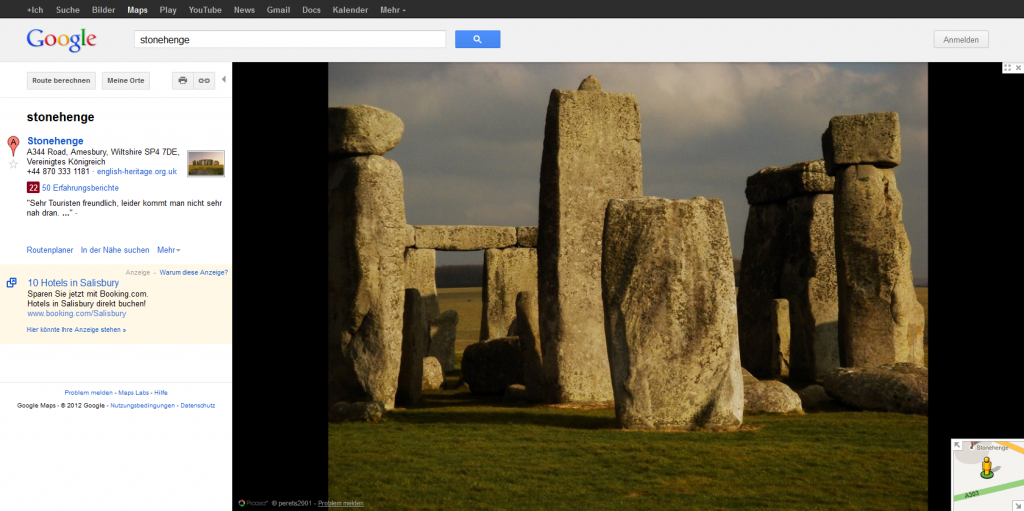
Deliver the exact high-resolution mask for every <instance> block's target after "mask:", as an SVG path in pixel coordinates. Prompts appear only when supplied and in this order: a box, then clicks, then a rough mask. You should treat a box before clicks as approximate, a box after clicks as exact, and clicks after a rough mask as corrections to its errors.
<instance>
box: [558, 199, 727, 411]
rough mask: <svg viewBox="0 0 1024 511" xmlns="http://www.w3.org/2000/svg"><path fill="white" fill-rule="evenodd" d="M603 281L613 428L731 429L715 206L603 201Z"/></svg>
mask: <svg viewBox="0 0 1024 511" xmlns="http://www.w3.org/2000/svg"><path fill="white" fill-rule="evenodd" d="M602 278H603V283H604V286H603V298H604V306H605V332H606V335H607V342H608V357H609V361H610V362H611V375H612V388H613V389H614V391H615V415H616V418H617V419H618V422H619V425H620V426H621V427H623V428H627V429H651V428H682V429H695V428H712V429H736V428H738V427H739V426H740V424H741V423H742V422H743V375H742V372H741V369H740V357H739V354H740V352H739V341H738V338H737V327H736V297H735V291H734V289H735V288H734V286H733V271H732V250H731V248H730V246H729V232H728V227H727V225H726V220H725V208H724V206H723V205H722V201H721V200H718V199H711V200H708V199H705V198H703V197H696V198H694V199H692V200H669V199H661V198H656V197H642V198H637V199H621V200H612V201H610V202H609V203H608V213H607V219H606V221H605V231H604V257H603V266H602ZM545 363H546V361H545Z"/></svg>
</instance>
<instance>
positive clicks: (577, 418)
mask: <svg viewBox="0 0 1024 511" xmlns="http://www.w3.org/2000/svg"><path fill="white" fill-rule="evenodd" d="M415 411H416V409H414V408H410V409H407V411H406V412H395V413H390V414H388V415H387V417H388V419H389V420H391V421H394V422H400V423H407V424H489V425H497V424H501V425H509V424H515V425H530V426H546V427H555V428H570V429H613V428H615V419H614V418H612V417H592V416H587V415H569V414H559V413H539V412H537V411H534V410H531V409H529V408H515V407H499V406H495V407H494V409H493V411H492V410H490V409H487V408H485V407H480V408H478V409H477V410H475V411H464V412H463V411H445V412H443V413H429V412H428V413H415ZM410 412H412V413H410Z"/></svg>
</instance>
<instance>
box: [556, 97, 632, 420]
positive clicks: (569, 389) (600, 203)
mask: <svg viewBox="0 0 1024 511" xmlns="http://www.w3.org/2000/svg"><path fill="white" fill-rule="evenodd" d="M587 88H590V87H589V85H588V87H587ZM641 175H642V170H641V158H640V110H639V106H638V105H637V102H636V98H635V97H634V96H633V95H632V94H615V93H608V92H603V91H600V90H576V91H570V90H553V91H551V97H550V101H549V102H548V112H547V122H546V124H545V128H544V155H543V159H542V162H541V183H540V221H539V226H538V227H539V230H538V239H537V250H538V253H537V256H538V258H537V262H538V269H539V273H538V276H539V289H538V291H539V295H538V300H539V302H540V310H541V314H540V318H541V325H540V329H541V340H542V342H543V343H544V367H545V371H547V372H548V381H549V382H551V384H552V385H553V388H554V399H555V400H556V402H560V403H572V402H576V403H584V402H608V401H611V400H612V399H613V396H612V389H611V380H610V378H609V371H608V352H607V348H606V347H605V335H604V313H603V309H602V305H601V240H602V237H601V233H602V231H603V229H604V215H605V209H606V207H607V205H608V200H609V199H616V198H626V197H638V196H640V195H643V191H642V186H641Z"/></svg>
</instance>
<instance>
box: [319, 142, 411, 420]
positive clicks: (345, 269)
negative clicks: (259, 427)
mask: <svg viewBox="0 0 1024 511" xmlns="http://www.w3.org/2000/svg"><path fill="white" fill-rule="evenodd" d="M402 197H403V189H402V171H401V169H399V167H398V164H397V163H395V162H394V161H392V160H389V159H387V158H383V157H380V156H361V157H355V158H341V159H336V160H334V161H332V162H330V163H329V166H328V199H327V389H328V390H327V394H328V401H329V402H331V403H333V402H336V401H348V402H356V401H380V402H382V403H384V406H385V408H387V409H391V408H392V407H394V400H395V391H396V389H397V387H396V385H397V383H398V371H399V360H400V358H401V353H402V310H403V306H402V304H403V300H404V292H403V290H404V286H403V284H402V271H403V267H404V260H403V253H404V250H405V248H404V245H405V204H404V200H403V198H402Z"/></svg>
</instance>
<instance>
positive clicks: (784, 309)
mask: <svg viewBox="0 0 1024 511" xmlns="http://www.w3.org/2000/svg"><path fill="white" fill-rule="evenodd" d="M772 305H773V309H774V310H773V311H772V317H771V319H772V325H771V329H772V332H773V333H774V340H773V341H772V349H774V350H775V356H774V357H772V374H777V375H779V376H789V301H788V300H786V299H785V298H781V299H776V300H772Z"/></svg>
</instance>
